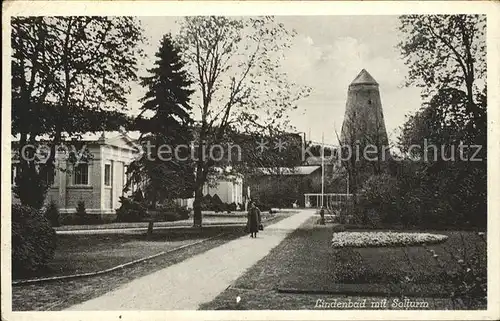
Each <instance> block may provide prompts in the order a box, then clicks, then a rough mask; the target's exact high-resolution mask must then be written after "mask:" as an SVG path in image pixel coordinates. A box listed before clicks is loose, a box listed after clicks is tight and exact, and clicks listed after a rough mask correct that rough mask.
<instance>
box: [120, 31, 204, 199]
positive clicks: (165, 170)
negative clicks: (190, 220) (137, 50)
mask: <svg viewBox="0 0 500 321" xmlns="http://www.w3.org/2000/svg"><path fill="white" fill-rule="evenodd" d="M155 56H156V58H157V60H156V62H155V65H154V67H153V68H151V69H149V70H148V72H149V73H150V75H149V76H147V77H143V78H142V79H141V80H142V81H141V84H142V85H143V86H145V87H147V89H148V91H147V92H146V94H145V95H144V97H143V98H142V99H141V100H140V102H141V103H142V106H141V113H140V114H139V116H138V117H137V119H136V122H135V128H136V129H138V130H140V131H141V132H142V133H143V135H142V138H141V143H142V144H143V145H144V144H147V143H148V142H149V144H148V145H149V146H150V147H148V148H145V153H144V155H143V156H142V158H141V159H140V160H138V161H136V162H134V163H132V165H131V166H130V169H129V171H130V173H131V174H132V175H131V178H132V180H133V181H138V180H141V181H145V182H146V183H145V190H144V193H145V196H146V198H147V200H148V201H149V202H150V203H151V204H152V205H153V206H154V205H155V204H156V202H157V201H162V200H166V199H173V198H180V197H190V196H191V195H190V193H192V192H191V191H192V182H193V180H194V174H193V169H192V166H191V163H190V161H189V160H188V159H189V157H188V155H189V149H188V148H187V146H189V144H190V141H191V132H192V131H191V125H192V122H193V121H192V118H191V114H190V112H191V106H190V104H189V97H190V96H191V94H192V93H193V90H191V89H190V87H191V85H192V81H191V79H190V77H189V74H188V72H187V71H186V70H185V68H184V67H185V63H184V61H183V60H182V59H181V53H180V49H179V47H178V46H177V45H176V44H175V42H174V41H173V40H172V37H171V35H170V34H167V35H165V36H164V37H163V39H162V40H161V43H160V48H159V50H158V52H157V53H156V55H155ZM146 146H147V145H146ZM162 146H163V147H162ZM181 146H182V147H181ZM176 147H179V148H178V149H177V152H176ZM128 183H130V182H128Z"/></svg>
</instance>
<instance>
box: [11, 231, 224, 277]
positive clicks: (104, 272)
mask: <svg viewBox="0 0 500 321" xmlns="http://www.w3.org/2000/svg"><path fill="white" fill-rule="evenodd" d="M224 234H225V233H220V234H217V235H215V236H212V237H209V238H207V239H203V240H200V241H197V242H193V243H189V244H184V245H181V246H179V247H176V248H173V249H170V250H168V251H163V252H160V253H156V254H153V255H150V256H147V257H143V258H140V259H137V260H134V261H130V262H127V263H123V264H120V265H117V266H113V267H111V268H108V269H105V270H100V271H95V272H88V273H79V274H72V275H63V276H53V277H48V278H39V279H28V280H15V281H12V286H15V285H26V284H34V283H42V282H49V281H59V280H69V279H76V278H81V277H87V276H96V275H101V274H106V273H109V272H113V271H116V270H119V269H122V268H125V267H127V266H130V265H133V264H136V263H140V262H144V261H147V260H150V259H154V258H156V257H158V256H161V255H164V254H167V253H171V252H174V251H177V250H182V249H184V248H186V247H190V246H193V245H197V244H201V243H203V242H205V241H209V240H212V239H214V238H217V237H219V236H222V235H224Z"/></svg>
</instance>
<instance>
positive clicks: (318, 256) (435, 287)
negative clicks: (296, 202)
mask: <svg viewBox="0 0 500 321" xmlns="http://www.w3.org/2000/svg"><path fill="white" fill-rule="evenodd" d="M316 221H317V219H316V218H311V219H310V220H308V221H307V222H306V223H304V224H303V225H302V226H301V227H300V228H299V229H297V230H296V231H294V232H293V233H291V234H290V235H289V236H288V237H287V238H286V239H285V240H284V241H283V242H282V243H281V244H280V245H278V246H277V247H276V248H274V249H273V250H272V251H271V252H270V253H269V255H268V256H266V257H265V258H263V259H262V260H261V261H259V262H258V263H257V264H256V265H254V266H253V267H252V268H251V269H249V270H248V271H247V272H246V273H245V274H244V275H242V276H241V277H240V278H238V279H237V280H236V281H235V282H234V283H233V285H232V286H231V287H230V288H229V289H227V290H226V291H224V292H222V293H221V294H220V295H219V296H217V297H216V298H215V299H214V300H213V301H211V302H208V303H205V304H203V305H202V306H201V307H200V309H202V310H221V309H228V310H233V309H251V310H254V309H255V310H259V309H278V310H280V309H313V308H315V307H316V308H321V307H317V306H316V305H317V304H316V303H317V302H319V301H318V300H320V301H321V300H327V301H328V300H330V301H331V300H339V301H343V302H346V301H348V300H353V301H360V300H361V301H362V300H364V299H367V300H368V301H369V302H367V305H368V307H367V308H370V307H371V304H372V303H371V302H381V300H383V299H386V300H387V302H389V304H387V305H386V306H384V307H383V308H384V309H391V308H394V309H407V308H420V309H422V308H425V309H454V308H458V307H456V306H454V305H453V302H451V300H450V299H448V297H449V292H450V289H451V290H453V286H454V285H453V284H451V283H450V282H451V281H450V280H449V279H446V278H445V277H444V276H443V269H442V268H440V267H439V266H438V264H437V263H436V260H435V259H434V258H433V257H432V256H431V255H430V254H429V253H428V252H426V251H425V249H424V248H423V247H421V246H409V247H384V248H357V249H352V248H344V249H333V248H332V247H331V246H330V240H331V236H332V231H333V227H332V226H331V225H326V226H321V225H317V224H315V222H316ZM426 232H431V233H440V234H446V235H448V236H449V239H448V240H447V241H446V242H444V243H442V244H435V245H432V246H429V248H431V249H433V250H434V251H435V253H437V254H438V255H439V256H440V259H441V261H442V262H444V264H445V266H446V269H447V270H448V271H453V270H455V269H458V263H457V262H456V260H455V259H454V258H453V257H452V256H451V255H450V252H451V253H453V252H460V251H467V252H468V253H469V255H475V256H476V257H479V258H480V259H481V260H483V262H484V264H486V246H485V244H484V242H483V241H482V240H480V239H479V238H478V236H477V235H476V234H474V233H472V232H458V231H426ZM462 237H463V238H464V239H463V241H465V242H464V243H465V244H466V245H467V246H466V248H462V244H464V243H463V242H462ZM474 251H477V253H474ZM237 296H240V298H241V301H240V302H239V303H238V304H237V303H236V301H235V298H236V297H237ZM403 297H408V298H409V300H411V302H417V301H418V302H426V303H425V305H426V306H425V307H422V304H420V305H419V306H418V307H412V306H411V304H408V305H407V306H404V304H403V305H401V304H391V302H392V303H394V300H395V299H398V300H400V302H403V300H404V299H403ZM323 308H325V307H323ZM327 308H328V307H327ZM347 308H348V307H347ZM351 308H352V307H351ZM379 308H382V307H379ZM475 308H477V309H484V308H485V307H484V306H481V305H479V306H476V307H475Z"/></svg>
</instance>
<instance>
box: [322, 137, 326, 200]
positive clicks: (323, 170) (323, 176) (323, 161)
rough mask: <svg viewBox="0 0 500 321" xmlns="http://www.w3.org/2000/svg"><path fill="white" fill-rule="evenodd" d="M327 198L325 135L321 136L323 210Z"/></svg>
mask: <svg viewBox="0 0 500 321" xmlns="http://www.w3.org/2000/svg"><path fill="white" fill-rule="evenodd" d="M324 197H325V133H324V132H323V133H322V134H321V208H323V206H324Z"/></svg>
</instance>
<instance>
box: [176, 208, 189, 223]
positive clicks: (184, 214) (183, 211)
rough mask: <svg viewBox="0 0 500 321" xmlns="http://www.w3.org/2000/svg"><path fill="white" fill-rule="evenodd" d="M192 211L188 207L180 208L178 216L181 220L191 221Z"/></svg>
mask: <svg viewBox="0 0 500 321" xmlns="http://www.w3.org/2000/svg"><path fill="white" fill-rule="evenodd" d="M190 212H191V211H190V210H189V209H188V208H187V207H186V206H179V207H178V208H177V214H178V215H179V218H180V219H181V220H187V219H189V213H190Z"/></svg>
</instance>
